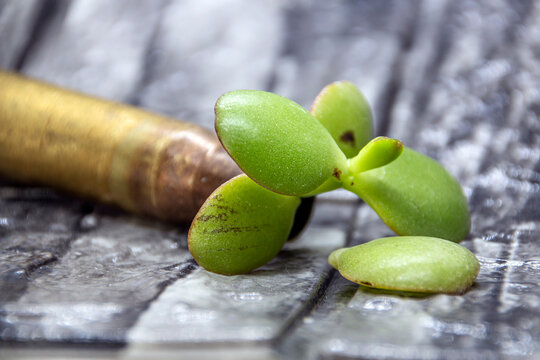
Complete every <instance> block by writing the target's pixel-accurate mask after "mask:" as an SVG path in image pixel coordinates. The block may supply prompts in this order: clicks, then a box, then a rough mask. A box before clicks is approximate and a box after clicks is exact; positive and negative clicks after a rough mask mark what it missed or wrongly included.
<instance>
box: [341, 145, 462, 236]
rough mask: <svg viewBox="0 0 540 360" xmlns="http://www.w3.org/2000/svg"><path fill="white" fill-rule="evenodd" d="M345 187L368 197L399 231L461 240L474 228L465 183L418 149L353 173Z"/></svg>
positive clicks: (367, 200) (403, 233)
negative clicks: (464, 193)
mask: <svg viewBox="0 0 540 360" xmlns="http://www.w3.org/2000/svg"><path fill="white" fill-rule="evenodd" d="M349 177H353V178H352V180H351V181H350V182H344V183H343V186H344V187H345V188H346V189H348V190H350V191H352V192H354V193H355V194H357V195H358V196H360V197H361V198H362V199H364V201H366V202H367V203H368V204H369V205H370V206H371V207H372V208H373V209H374V210H375V211H376V212H377V214H379V216H380V217H381V219H382V220H383V221H384V222H385V223H386V224H387V225H388V226H389V227H390V228H391V229H392V230H394V232H396V234H398V235H422V236H434V237H439V238H443V239H447V240H451V241H455V242H459V241H461V240H463V239H464V238H465V236H467V234H468V232H469V228H470V224H471V222H470V216H469V209H468V207H467V199H466V198H465V196H464V195H463V192H462V190H461V187H460V185H459V183H458V182H457V181H456V180H455V179H454V178H453V177H452V176H451V175H450V174H449V173H448V172H447V171H446V170H445V169H444V168H443V167H442V166H441V165H440V164H439V163H437V162H436V161H435V160H433V159H431V158H429V157H427V156H425V155H422V154H420V153H418V152H416V151H414V150H411V149H408V148H404V150H403V153H402V154H401V155H400V156H399V157H398V158H397V159H396V160H394V161H392V162H391V163H389V164H388V165H386V166H382V167H378V168H376V169H373V170H370V171H364V172H360V173H357V174H350V176H349Z"/></svg>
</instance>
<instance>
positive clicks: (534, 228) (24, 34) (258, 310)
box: [0, 0, 540, 359]
mask: <svg viewBox="0 0 540 360" xmlns="http://www.w3.org/2000/svg"><path fill="white" fill-rule="evenodd" d="M0 66H1V67H2V68H5V69H11V70H14V71H18V72H21V73H24V74H27V75H30V76H34V77H36V78H39V79H43V80H46V81H49V82H52V83H55V84H58V85H63V86H66V87H68V88H72V89H76V90H80V91H83V92H86V93H89V94H92V95H98V96H101V97H105V98H108V99H113V100H119V101H123V102H126V103H130V104H134V105H137V106H140V107H143V108H146V109H150V110H152V111H156V112H160V113H164V114H167V115H172V116H174V117H177V118H179V119H184V120H188V121H192V122H194V123H198V124H201V125H203V126H205V127H209V128H210V127H211V126H212V122H213V111H212V110H213V105H214V103H215V100H216V99H217V98H218V96H219V95H220V94H222V93H223V92H225V91H228V90H233V89H240V88H248V89H260V90H267V91H273V92H276V93H279V94H281V95H284V96H287V97H290V98H292V99H294V100H296V101H297V102H299V103H300V104H302V105H304V106H306V107H309V105H310V103H311V101H312V99H313V98H314V96H315V95H316V94H317V92H318V91H319V90H320V89H321V88H322V87H323V86H324V85H325V84H327V83H329V82H331V81H334V80H339V79H344V80H350V81H352V82H354V83H355V84H356V85H357V86H358V87H359V88H360V89H361V90H362V91H363V92H364V93H365V94H366V97H367V98H368V100H369V102H370V103H371V104H372V107H373V111H374V115H375V119H376V129H377V134H378V135H388V136H392V137H396V138H398V139H400V140H402V141H403V142H404V143H405V144H406V145H407V146H409V147H411V148H414V149H416V150H419V151H421V152H423V153H425V154H427V155H429V156H432V157H434V158H436V159H438V160H439V161H440V162H441V163H442V164H443V165H444V166H445V167H446V168H447V169H448V170H449V171H450V172H451V173H452V174H454V175H455V176H456V177H457V178H458V179H459V181H460V182H461V184H462V186H463V188H464V190H465V193H466V195H467V198H468V201H469V206H470V209H471V212H472V229H471V233H470V234H469V236H468V237H467V238H466V240H465V241H464V242H463V243H462V244H463V245H464V246H466V247H467V248H469V249H470V250H472V251H473V252H474V253H475V254H476V255H477V257H478V258H479V260H480V262H481V271H480V274H479V276H478V279H477V281H476V283H475V284H474V286H473V287H472V289H471V290H470V291H468V292H467V293H466V294H465V295H463V296H447V295H437V296H428V297H420V298H411V297H403V296H400V295H397V294H392V293H385V292H379V291H373V290H367V289H365V288H359V287H358V286H357V285H355V284H352V283H350V282H348V281H346V280H344V279H343V278H341V277H340V276H339V274H336V273H335V271H333V270H331V268H330V266H329V265H328V264H327V262H326V257H327V256H328V254H329V253H330V251H331V250H332V249H334V248H337V247H340V246H343V245H344V244H356V243H361V242H365V241H369V240H371V239H374V238H376V237H380V236H386V235H391V234H392V232H391V231H390V230H389V229H388V228H386V227H385V225H384V224H383V223H382V222H381V221H380V220H379V219H378V218H377V216H376V215H375V213H374V212H373V211H372V210H371V209H369V208H368V207H367V206H366V205H364V204H363V203H361V202H359V201H358V200H356V199H355V197H354V196H352V195H350V194H348V193H345V192H340V191H338V192H335V193H332V194H330V195H324V196H321V197H320V198H319V199H318V200H317V203H316V209H315V213H314V215H313V218H312V220H311V223H310V225H309V228H308V230H307V231H306V232H305V233H304V234H303V235H302V237H301V238H300V239H299V240H298V241H297V242H294V243H291V244H288V245H287V246H286V247H285V249H284V250H283V251H282V252H281V253H280V255H279V256H278V257H277V258H276V259H275V260H274V261H272V262H271V263H270V264H268V265H267V266H265V267H263V268H261V269H260V270H258V271H256V272H254V273H253V274H250V275H245V276H234V277H224V276H220V275H215V274H211V273H208V272H206V271H205V270H203V269H201V268H199V267H198V266H197V264H196V263H194V261H193V260H192V258H191V256H190V255H189V252H188V251H187V245H186V228H187V226H186V227H182V226H179V227H172V226H170V225H166V224H163V223H159V222H156V221H152V220H148V219H141V218H137V217H134V216H131V215H129V214H126V213H123V212H120V211H117V210H114V209H109V208H105V207H102V206H99V205H96V204H93V203H89V202H86V201H83V200H79V199H74V198H72V197H69V196H66V195H63V194H59V193H57V192H55V191H54V190H51V189H44V188H38V187H28V186H22V185H20V184H14V183H12V182H9V181H7V180H5V181H3V182H2V183H1V185H0V338H1V339H2V343H1V345H0V358H13V357H21V358H23V357H25V358H34V357H36V358H43V357H46V358H47V357H50V358H57V357H68V358H77V357H80V358H87V357H88V358H127V359H130V358H190V357H195V358H216V357H218V356H219V357H220V358H231V359H239V358H264V359H267V358H268V359H273V358H290V359H327V358H328V359H348V358H362V359H379V358H381V359H382V358H391V359H403V358H411V359H438V358H440V359H499V358H508V359H514V358H515V359H522V358H540V349H539V345H538V344H539V343H540V287H539V283H540V255H539V254H540V243H539V239H540V119H539V116H540V3H538V2H533V1H510V0H508V1H502V0H495V1H487V0H485V1H472V0H471V1H465V0H462V1H450V0H448V1H443V0H440V1H427V0H426V1H373V2H368V1H359V2H353V1H338V2H325V1H313V2H309V1H294V2H288V1H257V2H255V1H248V0H226V1H212V0H202V1H201V0H187V1H165V0H160V1H143V0H138V1H114V2H112V1H105V0H76V1H55V0H44V1H38V0H26V1H16V0H0ZM0 91H2V89H0Z"/></svg>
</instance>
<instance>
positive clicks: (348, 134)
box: [339, 130, 354, 146]
mask: <svg viewBox="0 0 540 360" xmlns="http://www.w3.org/2000/svg"><path fill="white" fill-rule="evenodd" d="M339 139H340V140H341V141H343V142H344V143H346V144H349V145H351V146H354V132H352V130H349V131H345V132H344V133H343V134H341V136H340V137H339Z"/></svg>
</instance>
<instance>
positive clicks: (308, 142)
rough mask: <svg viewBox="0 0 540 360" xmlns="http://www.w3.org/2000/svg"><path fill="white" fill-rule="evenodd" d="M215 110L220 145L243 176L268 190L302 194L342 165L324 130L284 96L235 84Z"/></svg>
mask: <svg viewBox="0 0 540 360" xmlns="http://www.w3.org/2000/svg"><path fill="white" fill-rule="evenodd" d="M215 111H216V131H217V133H218V136H219V138H220V140H221V142H222V143H223V145H224V147H225V149H226V150H227V151H228V152H229V154H230V155H231V156H232V158H233V159H234V160H235V161H236V162H237V164H238V165H239V166H240V168H241V169H242V170H244V172H245V173H246V174H247V175H248V176H249V177H251V178H252V179H253V180H254V181H256V182H257V183H259V184H260V185H262V186H264V187H266V188H268V189H270V190H272V191H275V192H278V193H281V194H288V195H299V196H301V195H305V194H307V193H309V192H311V191H313V190H314V189H316V188H317V187H319V186H320V185H321V184H322V183H324V182H325V181H326V180H327V179H328V178H330V177H331V176H335V177H338V178H339V176H340V175H341V173H342V172H343V171H344V170H345V169H346V168H347V164H346V158H345V155H344V154H343V153H342V152H341V150H340V149H339V147H338V146H337V144H336V143H335V141H334V140H333V139H332V137H331V136H330V134H329V133H328V131H327V130H326V129H325V128H324V127H323V126H322V125H321V124H320V123H319V122H318V121H317V120H316V119H315V118H314V117H313V116H312V115H311V114H310V113H309V112H308V111H307V110H305V109H304V108H303V107H301V106H300V105H298V104H297V103H295V102H293V101H291V100H289V99H286V98H284V97H281V96H279V95H276V94H272V93H268V92H264V91H255V90H238V91H232V92H228V93H226V94H224V95H223V96H221V97H220V98H219V99H218V101H217V103H216V108H215Z"/></svg>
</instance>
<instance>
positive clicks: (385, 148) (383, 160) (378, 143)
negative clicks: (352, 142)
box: [349, 136, 403, 175]
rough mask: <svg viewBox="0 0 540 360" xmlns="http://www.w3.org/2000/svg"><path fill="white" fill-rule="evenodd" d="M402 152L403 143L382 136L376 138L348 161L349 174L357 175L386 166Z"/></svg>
mask: <svg viewBox="0 0 540 360" xmlns="http://www.w3.org/2000/svg"><path fill="white" fill-rule="evenodd" d="M402 152H403V143H402V142H401V141H399V140H396V139H391V138H387V137H384V136H379V137H376V138H375V139H373V140H371V141H370V142H369V143H367V145H366V146H364V147H363V148H362V150H360V152H359V153H358V155H356V156H355V157H354V158H352V159H349V174H350V175H353V174H358V173H361V172H363V171H368V170H372V169H375V168H378V167H381V166H384V165H387V164H389V163H391V162H392V161H394V160H395V159H397V158H398V157H399V156H400V155H401V153H402Z"/></svg>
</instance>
